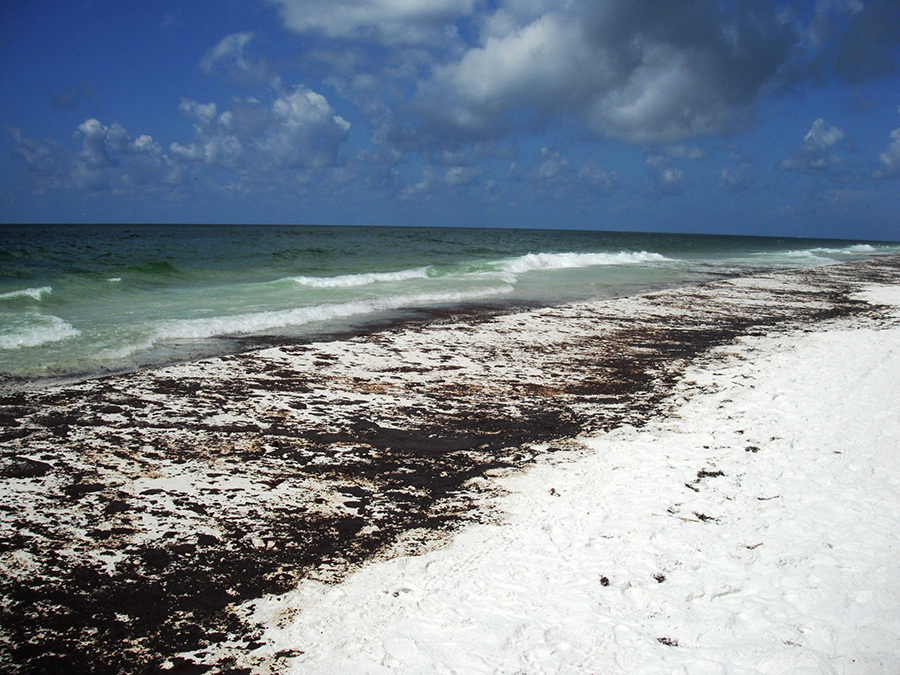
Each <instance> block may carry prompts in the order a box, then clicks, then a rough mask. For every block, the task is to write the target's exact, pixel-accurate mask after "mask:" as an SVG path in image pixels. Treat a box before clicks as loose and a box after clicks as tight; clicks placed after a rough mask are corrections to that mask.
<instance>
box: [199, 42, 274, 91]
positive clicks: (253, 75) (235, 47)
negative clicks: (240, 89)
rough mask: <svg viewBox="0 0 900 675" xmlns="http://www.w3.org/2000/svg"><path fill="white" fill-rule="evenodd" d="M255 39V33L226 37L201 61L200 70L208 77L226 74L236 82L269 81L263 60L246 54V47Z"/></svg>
mask: <svg viewBox="0 0 900 675" xmlns="http://www.w3.org/2000/svg"><path fill="white" fill-rule="evenodd" d="M253 38H254V33H249V32H245V33H232V34H231V35H226V36H225V37H224V38H222V39H221V40H220V41H219V44H217V45H216V46H215V47H213V48H212V49H210V50H209V51H208V52H207V53H206V55H205V56H204V57H203V59H202V60H201V61H200V68H201V69H202V70H203V72H205V73H206V74H207V75H211V74H214V73H224V74H226V75H228V76H230V77H233V78H234V79H236V80H241V81H250V82H264V81H265V80H266V79H268V77H269V74H268V68H267V66H266V63H265V61H263V60H251V59H250V58H248V56H247V54H246V49H245V47H246V45H247V43H249V42H250V41H251V40H252V39H253Z"/></svg>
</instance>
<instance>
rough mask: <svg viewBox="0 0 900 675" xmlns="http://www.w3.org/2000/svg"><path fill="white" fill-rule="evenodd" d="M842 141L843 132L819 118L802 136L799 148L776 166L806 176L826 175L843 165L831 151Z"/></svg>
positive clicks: (838, 157)
mask: <svg viewBox="0 0 900 675" xmlns="http://www.w3.org/2000/svg"><path fill="white" fill-rule="evenodd" d="M842 140H844V132H843V131H842V130H841V129H839V128H838V127H836V126H831V127H829V126H828V124H827V123H826V122H825V120H823V119H822V118H821V117H820V118H819V119H817V120H816V121H815V122H813V125H812V128H811V129H810V130H809V132H808V133H807V134H806V136H804V138H803V145H802V146H801V148H800V149H799V150H798V151H796V152H795V153H793V154H792V155H790V156H788V157H786V158H785V159H783V160H781V162H780V163H779V164H778V166H779V168H781V169H784V170H786V171H797V172H800V173H806V174H822V173H828V172H829V171H832V170H833V169H835V168H836V167H838V166H840V165H841V164H842V163H843V161H842V160H841V158H840V156H839V155H837V154H836V153H835V152H833V150H832V149H833V148H834V146H835V145H837V144H838V143H840V142H841V141H842Z"/></svg>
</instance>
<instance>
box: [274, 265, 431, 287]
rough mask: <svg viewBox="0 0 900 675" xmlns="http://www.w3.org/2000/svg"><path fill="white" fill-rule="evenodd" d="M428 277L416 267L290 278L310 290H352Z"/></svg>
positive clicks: (424, 269)
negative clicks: (389, 270)
mask: <svg viewBox="0 0 900 675" xmlns="http://www.w3.org/2000/svg"><path fill="white" fill-rule="evenodd" d="M426 277H428V268H427V267H417V268H415V269H410V270H401V271H399V272H366V273H363V274H344V275H340V276H336V277H306V276H300V277H291V281H294V282H295V283H298V284H301V285H303V286H309V287H311V288H354V287H357V286H368V285H370V284H375V283H379V282H388V283H390V282H397V281H407V280H409V279H424V278H426Z"/></svg>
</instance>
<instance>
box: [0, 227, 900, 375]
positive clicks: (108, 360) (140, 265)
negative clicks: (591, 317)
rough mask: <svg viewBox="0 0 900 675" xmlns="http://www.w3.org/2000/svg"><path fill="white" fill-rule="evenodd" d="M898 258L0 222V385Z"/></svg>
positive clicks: (761, 242)
mask: <svg viewBox="0 0 900 675" xmlns="http://www.w3.org/2000/svg"><path fill="white" fill-rule="evenodd" d="M898 251H900V244H888V243H878V242H866V241H834V240H813V239H778V238H763V237H737V236H711V235H683V234H654V233H629V232H598V231H567V230H512V229H466V228H394V227H349V226H346V227H345V226H341V227H337V226H335V227H327V226H316V227H313V226H220V225H216V226H212V225H208V226H198V225H189V226H174V225H166V226H157V225H153V226H150V225H145V226H134V225H96V226H88V225H78V226H73V225H65V226H63V225H55V226H35V225H29V226H0V388H2V389H11V388H17V387H21V386H34V385H41V384H44V383H45V382H47V381H54V380H71V379H79V378H85V377H91V376H97V375H101V374H105V373H115V372H124V371H129V370H134V369H139V368H143V367H148V366H153V365H158V364H163V363H169V362H174V361H180V360H190V359H195V358H200V357H206V356H213V355H218V354H225V353H232V352H236V351H241V350H244V349H246V348H248V347H252V346H255V345H260V344H266V343H272V342H275V341H281V340H291V341H300V340H313V339H325V338H328V337H332V336H335V335H340V334H347V333H350V332H360V331H367V330H373V329H374V328H377V327H380V326H385V325H390V324H393V323H397V322H409V321H426V320H431V319H434V318H437V317H441V316H447V315H452V314H453V313H455V312H467V311H492V310H506V309H509V308H515V307H533V306H546V305H554V304H560V303H568V302H575V301H581V300H589V299H593V298H603V297H614V296H623V295H629V294H636V293H641V292H645V291H649V290H654V289H662V288H670V287H676V286H682V285H687V284H692V283H698V282H702V281H706V280H711V279H716V278H722V277H725V276H734V275H740V274H748V273H753V272H761V271H767V270H772V269H783V268H795V267H802V266H812V265H822V264H829V263H834V262H840V261H845V260H853V259H858V258H865V257H869V256H873V255H878V254H881V253H895V252H898Z"/></svg>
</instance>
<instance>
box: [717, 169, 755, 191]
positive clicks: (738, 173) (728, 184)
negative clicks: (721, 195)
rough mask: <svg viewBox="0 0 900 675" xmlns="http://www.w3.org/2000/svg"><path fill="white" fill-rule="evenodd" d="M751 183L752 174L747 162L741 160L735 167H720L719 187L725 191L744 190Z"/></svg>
mask: <svg viewBox="0 0 900 675" xmlns="http://www.w3.org/2000/svg"><path fill="white" fill-rule="evenodd" d="M752 184H753V175H752V174H751V173H750V164H749V163H748V162H741V163H740V164H739V165H738V166H737V167H736V168H735V169H722V173H721V175H720V176H719V187H720V188H722V189H723V190H725V191H726V192H738V191H740V190H746V189H747V188H749V187H750V186H751V185H752Z"/></svg>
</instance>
